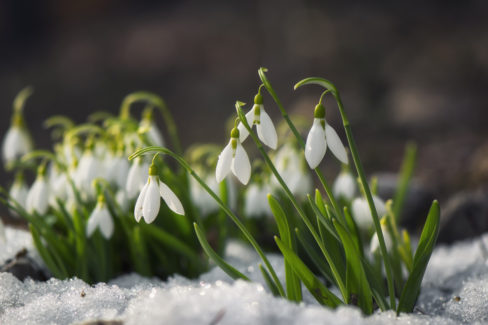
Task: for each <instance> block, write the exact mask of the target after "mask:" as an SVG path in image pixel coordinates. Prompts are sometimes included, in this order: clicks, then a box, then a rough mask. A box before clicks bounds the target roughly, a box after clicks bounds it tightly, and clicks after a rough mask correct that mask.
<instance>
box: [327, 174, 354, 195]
mask: <svg viewBox="0 0 488 325" xmlns="http://www.w3.org/2000/svg"><path fill="white" fill-rule="evenodd" d="M332 191H333V192H334V195H335V196H336V197H339V198H343V199H345V200H347V201H351V200H352V199H353V197H354V194H355V192H356V180H355V179H354V177H353V176H352V175H351V173H350V172H346V171H343V172H341V173H340V174H339V176H337V178H336V179H335V182H334V185H333V188H332Z"/></svg>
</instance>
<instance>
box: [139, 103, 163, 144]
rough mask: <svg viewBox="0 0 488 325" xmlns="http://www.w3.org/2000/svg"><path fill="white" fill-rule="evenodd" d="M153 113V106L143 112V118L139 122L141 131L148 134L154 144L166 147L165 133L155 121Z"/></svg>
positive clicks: (148, 138)
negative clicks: (163, 133)
mask: <svg viewBox="0 0 488 325" xmlns="http://www.w3.org/2000/svg"><path fill="white" fill-rule="evenodd" d="M152 114H153V110H152V109H151V108H150V109H146V110H145V111H144V112H143V118H142V120H141V122H140V123H139V131H140V132H144V133H145V134H146V136H147V140H149V142H150V143H151V144H152V145H155V146H158V147H164V139H163V135H162V133H161V131H159V129H158V127H157V126H156V123H154V119H153V115H152Z"/></svg>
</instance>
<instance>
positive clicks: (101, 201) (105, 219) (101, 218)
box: [86, 195, 114, 239]
mask: <svg viewBox="0 0 488 325" xmlns="http://www.w3.org/2000/svg"><path fill="white" fill-rule="evenodd" d="M97 228H98V229H100V232H101V233H102V235H103V237H105V238H106V239H110V237H112V234H113V232H114V222H113V220H112V216H111V215H110V212H109V211H108V208H107V204H106V203H105V198H104V197H103V195H102V196H100V197H99V198H98V202H97V205H96V207H95V209H94V210H93V212H92V213H91V215H90V217H89V218H88V223H87V224H86V235H87V237H91V236H92V235H93V233H94V232H95V230H96V229H97Z"/></svg>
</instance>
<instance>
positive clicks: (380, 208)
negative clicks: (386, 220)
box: [373, 195, 387, 219]
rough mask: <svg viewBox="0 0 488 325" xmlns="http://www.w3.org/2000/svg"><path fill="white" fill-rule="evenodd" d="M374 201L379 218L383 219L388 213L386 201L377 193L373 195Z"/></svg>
mask: <svg viewBox="0 0 488 325" xmlns="http://www.w3.org/2000/svg"><path fill="white" fill-rule="evenodd" d="M373 202H374V206H375V208H376V212H377V213H378V218H380V219H381V218H382V217H383V216H385V215H386V213H387V211H386V205H385V202H384V201H383V200H382V199H380V198H379V197H378V196H376V195H373Z"/></svg>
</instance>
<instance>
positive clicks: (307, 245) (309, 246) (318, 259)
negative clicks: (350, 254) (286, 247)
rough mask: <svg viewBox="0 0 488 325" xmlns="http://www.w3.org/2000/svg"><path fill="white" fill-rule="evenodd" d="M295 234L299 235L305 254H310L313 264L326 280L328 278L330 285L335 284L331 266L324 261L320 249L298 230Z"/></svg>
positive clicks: (296, 229)
mask: <svg viewBox="0 0 488 325" xmlns="http://www.w3.org/2000/svg"><path fill="white" fill-rule="evenodd" d="M295 233H296V235H297V238H298V240H299V241H300V244H301V245H302V247H303V249H305V252H306V253H307V254H308V256H309V257H310V259H311V260H312V262H313V263H314V264H315V266H316V267H317V268H318V269H319V271H320V273H321V274H322V276H323V277H324V278H326V279H327V280H328V281H329V282H330V283H334V276H333V275H332V271H331V270H330V267H329V265H328V264H327V263H326V262H325V261H324V258H323V257H322V256H320V254H319V253H318V250H319V248H318V247H317V246H313V245H314V244H313V243H312V240H311V239H309V238H307V236H304V235H303V234H302V233H301V231H300V230H299V229H298V228H295Z"/></svg>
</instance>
